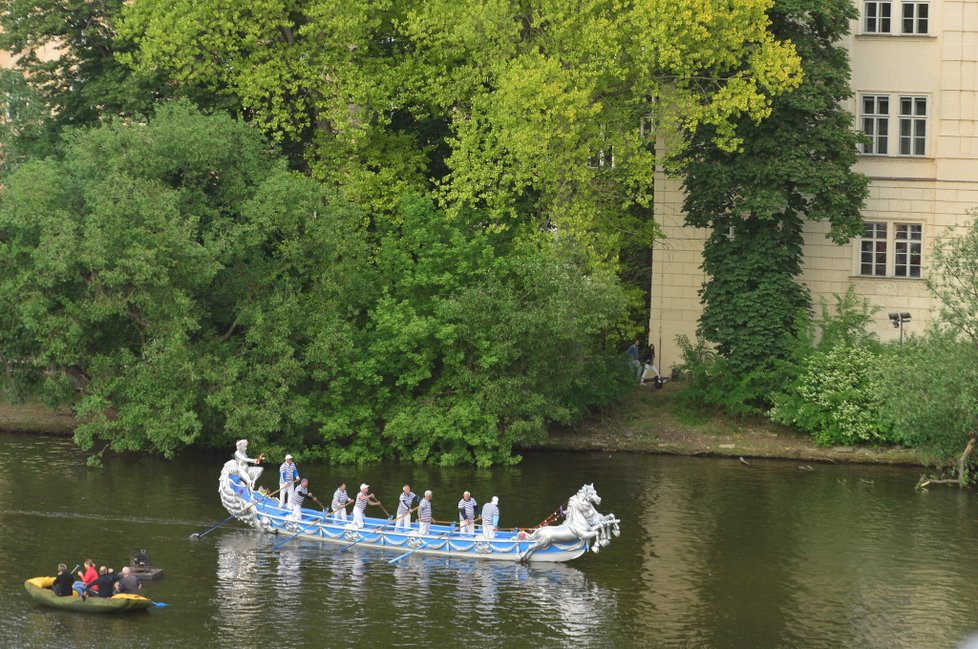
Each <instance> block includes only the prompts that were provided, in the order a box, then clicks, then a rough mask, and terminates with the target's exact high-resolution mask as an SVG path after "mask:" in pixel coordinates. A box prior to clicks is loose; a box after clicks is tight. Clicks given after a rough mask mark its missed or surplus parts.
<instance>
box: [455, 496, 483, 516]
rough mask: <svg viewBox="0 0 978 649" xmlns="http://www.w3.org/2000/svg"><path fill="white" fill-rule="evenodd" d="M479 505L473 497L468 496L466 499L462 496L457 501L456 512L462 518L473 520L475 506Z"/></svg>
mask: <svg viewBox="0 0 978 649" xmlns="http://www.w3.org/2000/svg"><path fill="white" fill-rule="evenodd" d="M478 506H479V503H477V502H476V501H475V498H469V499H468V500H466V499H465V498H463V499H462V500H460V501H458V513H459V516H461V517H462V518H464V519H467V520H473V519H474V518H475V508H476V507H478Z"/></svg>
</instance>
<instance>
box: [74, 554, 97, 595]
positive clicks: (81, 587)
mask: <svg viewBox="0 0 978 649" xmlns="http://www.w3.org/2000/svg"><path fill="white" fill-rule="evenodd" d="M78 579H79V580H80V581H76V582H75V583H73V584H72V585H71V587H72V588H74V589H75V590H76V591H77V592H78V596H79V597H81V598H82V599H85V598H86V597H88V589H89V588H90V587H92V586H93V585H94V584H95V580H96V579H98V571H97V570H96V569H95V562H94V561H92V560H91V559H85V569H84V572H83V571H81V570H79V571H78Z"/></svg>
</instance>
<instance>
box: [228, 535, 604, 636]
mask: <svg viewBox="0 0 978 649" xmlns="http://www.w3.org/2000/svg"><path fill="white" fill-rule="evenodd" d="M273 540H274V539H273V538H272V537H269V536H267V535H264V534H261V533H259V532H251V531H241V532H238V531H235V532H234V533H230V534H223V535H221V536H219V537H217V538H216V539H215V543H216V546H217V557H216V560H217V565H216V571H215V572H216V577H217V583H216V588H215V592H214V597H213V600H212V601H213V603H214V617H213V623H214V625H215V627H216V628H217V629H219V631H220V636H221V638H222V640H221V642H220V645H221V646H228V647H231V646H236V645H237V644H238V642H239V641H240V639H241V638H242V637H243V636H242V631H241V630H242V629H252V630H256V629H266V630H271V629H272V627H274V626H275V625H276V624H278V625H283V624H284V625H286V626H287V627H289V628H293V624H292V623H293V622H297V621H298V618H299V616H306V615H308V614H309V613H310V611H311V610H313V609H314V610H317V611H321V612H322V613H323V615H324V616H326V617H327V618H328V619H329V620H334V621H335V620H342V622H343V625H344V626H345V627H346V628H349V629H356V630H357V633H363V634H366V636H368V637H370V638H372V639H373V640H374V642H377V639H378V638H387V639H388V641H389V645H390V646H399V645H402V644H403V645H405V646H416V645H417V643H419V642H421V641H422V640H423V639H424V638H425V637H428V636H429V634H437V633H444V629H445V624H446V620H453V621H457V622H459V623H461V624H462V625H463V627H464V629H466V631H465V632H464V634H469V633H475V634H477V635H478V637H480V638H482V639H484V640H486V641H490V642H491V641H492V640H493V639H496V640H498V641H499V642H501V643H504V641H505V639H506V638H510V639H512V638H513V631H514V625H517V626H518V628H519V637H520V638H522V639H523V640H526V641H529V642H538V643H544V644H547V643H553V642H554V641H555V640H559V643H558V644H559V645H560V646H563V644H564V643H565V642H566V643H569V644H577V643H583V646H602V645H604V644H606V643H607V638H609V637H611V635H613V634H614V620H615V619H616V618H617V606H618V605H617V598H616V594H615V593H614V592H613V591H612V590H610V589H607V588H603V587H601V586H598V585H596V584H595V583H593V582H591V581H590V580H589V579H588V578H587V576H585V574H584V573H582V572H581V571H579V570H577V569H575V568H573V567H571V566H568V565H564V564H554V565H545V566H532V567H531V566H523V565H519V564H515V563H509V562H490V561H482V562H480V561H472V560H464V559H449V558H442V557H426V556H421V555H412V556H411V557H408V558H406V559H405V560H403V561H400V562H398V563H396V564H393V565H392V564H390V563H389V560H390V559H392V558H393V557H395V556H396V555H393V554H390V553H385V552H378V551H375V550H371V549H369V548H364V549H359V548H354V549H351V550H350V551H349V552H342V551H341V549H342V548H341V547H336V546H329V545H324V546H320V545H317V544H314V543H309V542H302V543H296V544H295V545H285V546H283V547H282V548H281V550H280V551H275V550H274V549H273V547H272V546H273ZM313 602H314V604H313ZM270 609H271V610H272V611H274V614H273V615H272V616H271V619H270V616H269V610H270ZM528 621H529V622H528ZM324 622H325V620H324ZM294 628H300V626H299V625H295V626H294ZM340 635H343V634H340ZM331 641H336V642H339V643H340V645H342V644H343V643H344V642H349V645H348V646H356V642H354V639H353V638H347V639H346V640H344V639H343V638H341V637H340V638H333V637H331ZM379 644H384V642H383V641H381V642H379V643H378V645H379Z"/></svg>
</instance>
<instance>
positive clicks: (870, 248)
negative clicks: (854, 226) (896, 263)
mask: <svg viewBox="0 0 978 649" xmlns="http://www.w3.org/2000/svg"><path fill="white" fill-rule="evenodd" d="M865 228H866V230H865V231H864V232H863V238H862V240H861V241H860V242H859V274H860V275H870V276H878V277H883V276H885V275H886V223H866V224H865Z"/></svg>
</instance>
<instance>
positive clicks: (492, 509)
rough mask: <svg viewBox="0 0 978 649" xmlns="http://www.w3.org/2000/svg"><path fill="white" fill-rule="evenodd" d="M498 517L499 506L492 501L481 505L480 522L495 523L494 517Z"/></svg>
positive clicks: (484, 523)
mask: <svg viewBox="0 0 978 649" xmlns="http://www.w3.org/2000/svg"><path fill="white" fill-rule="evenodd" d="M498 517H499V507H496V506H495V505H493V504H492V503H486V504H485V505H483V506H482V524H483V525H495V524H496V519H497V518H498Z"/></svg>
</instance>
